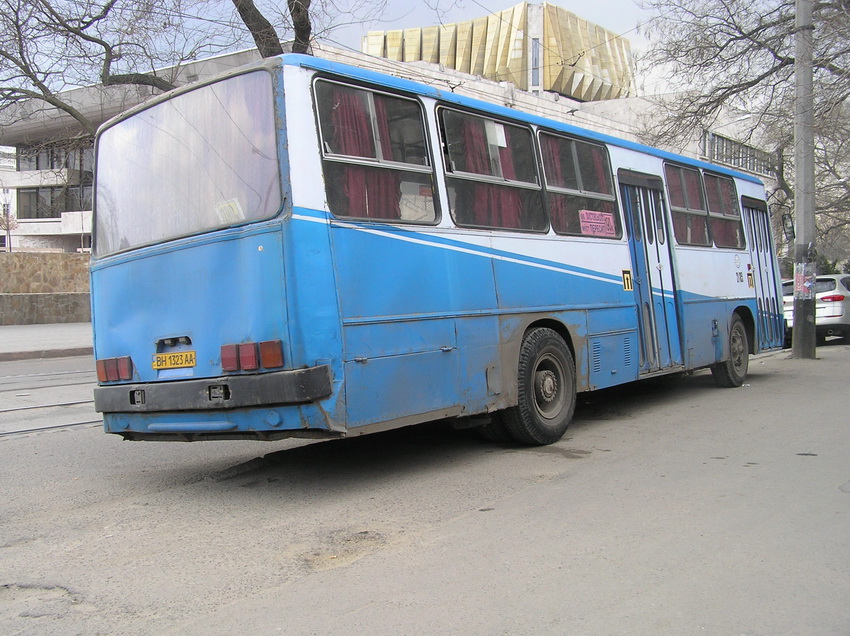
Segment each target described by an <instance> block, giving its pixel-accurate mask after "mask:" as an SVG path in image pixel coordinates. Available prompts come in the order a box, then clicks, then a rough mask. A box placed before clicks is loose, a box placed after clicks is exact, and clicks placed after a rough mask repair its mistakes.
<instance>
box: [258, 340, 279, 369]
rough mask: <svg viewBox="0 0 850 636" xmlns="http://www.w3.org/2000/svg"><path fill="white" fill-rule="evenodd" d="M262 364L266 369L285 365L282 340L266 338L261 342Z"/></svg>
mask: <svg viewBox="0 0 850 636" xmlns="http://www.w3.org/2000/svg"><path fill="white" fill-rule="evenodd" d="M260 364H262V365H263V368H264V369H278V368H280V367H282V366H283V343H281V341H280V340H266V341H265V342H261V343H260Z"/></svg>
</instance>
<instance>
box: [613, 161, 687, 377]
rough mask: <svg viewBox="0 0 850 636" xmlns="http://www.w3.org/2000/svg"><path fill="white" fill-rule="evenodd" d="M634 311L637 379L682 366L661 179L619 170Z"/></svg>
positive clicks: (671, 262)
mask: <svg viewBox="0 0 850 636" xmlns="http://www.w3.org/2000/svg"><path fill="white" fill-rule="evenodd" d="M618 178H619V181H620V194H621V196H622V200H623V210H624V213H625V217H626V225H627V227H628V230H629V246H630V249H631V255H632V269H633V272H632V280H633V286H634V292H635V301H636V304H637V306H638V326H639V330H640V341H641V373H651V372H653V371H660V370H662V369H667V368H670V367H672V366H675V365H679V364H682V348H681V342H680V337H679V319H678V311H677V303H676V294H675V286H674V277H673V261H672V257H671V255H670V237H669V235H668V232H667V223H666V221H665V218H666V215H665V214H664V197H663V184H662V181H661V179H660V178H659V177H655V176H649V175H642V174H637V173H632V172H627V171H623V170H621V171H620V172H619V175H618Z"/></svg>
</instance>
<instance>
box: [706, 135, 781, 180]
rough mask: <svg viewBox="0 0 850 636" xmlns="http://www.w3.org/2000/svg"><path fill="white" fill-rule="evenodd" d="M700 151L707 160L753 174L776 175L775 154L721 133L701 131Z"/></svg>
mask: <svg viewBox="0 0 850 636" xmlns="http://www.w3.org/2000/svg"><path fill="white" fill-rule="evenodd" d="M702 153H703V156H705V157H706V158H708V160H709V161H713V162H714V163H722V164H725V165H727V166H734V167H736V168H740V169H741V170H746V171H747V172H751V173H754V174H762V175H765V176H768V177H775V176H776V155H775V154H772V153H769V152H765V151H764V150H759V149H758V148H755V147H753V146H750V145H748V144H744V143H741V142H740V141H735V140H733V139H729V138H728V137H724V136H722V135H718V134H715V133H713V132H709V131H708V130H704V131H703V135H702Z"/></svg>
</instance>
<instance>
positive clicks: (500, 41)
mask: <svg viewBox="0 0 850 636" xmlns="http://www.w3.org/2000/svg"><path fill="white" fill-rule="evenodd" d="M363 51H364V52H365V53H368V54H370V55H374V56H377V57H386V58H388V59H391V60H396V61H399V62H416V61H423V62H430V63H432V64H440V65H441V66H443V67H444V68H447V69H454V70H458V71H461V72H463V73H468V74H471V75H480V76H482V77H485V78H487V79H491V80H494V81H497V82H511V83H512V84H513V85H514V86H516V87H517V88H518V89H520V90H525V91H530V92H532V93H539V92H541V91H549V92H554V93H558V94H560V95H563V96H565V97H570V98H573V99H576V100H578V101H581V102H589V101H596V100H602V99H619V98H623V97H631V96H634V95H635V86H634V77H633V72H632V67H633V63H632V54H631V48H630V46H629V41H628V40H627V39H625V38H623V37H621V36H618V35H617V34H615V33H613V32H611V31H607V30H606V29H604V28H602V27H600V26H598V25H596V24H592V23H590V22H588V21H587V20H584V19H582V18H580V17H579V16H577V15H575V14H574V13H570V12H569V11H567V10H565V9H562V8H561V7H559V6H557V5H554V4H550V3H548V2H544V3H543V4H530V3H528V2H522V3H520V4H518V5H516V6H514V7H511V8H509V9H505V10H504V11H500V12H498V13H493V14H490V15H487V16H483V17H481V18H477V19H475V20H469V21H467V22H458V23H456V24H445V25H440V26H431V27H423V28H411V29H398V30H393V31H371V32H369V33H368V34H367V35H366V37H365V38H364V41H363Z"/></svg>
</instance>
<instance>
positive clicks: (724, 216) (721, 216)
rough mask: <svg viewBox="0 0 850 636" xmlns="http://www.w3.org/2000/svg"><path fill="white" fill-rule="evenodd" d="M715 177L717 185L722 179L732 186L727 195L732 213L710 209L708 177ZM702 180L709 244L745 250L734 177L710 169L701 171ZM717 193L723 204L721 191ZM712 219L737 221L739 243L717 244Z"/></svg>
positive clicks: (739, 203) (745, 245) (741, 215)
mask: <svg viewBox="0 0 850 636" xmlns="http://www.w3.org/2000/svg"><path fill="white" fill-rule="evenodd" d="M709 178H711V179H717V183H718V187H719V184H720V183H721V182H722V181H728V182H729V183H730V184H731V186H732V191H731V196H730V197H729V201H728V202H729V203H731V205H732V210H733V212H734V213H733V214H729V213H727V212H725V211H722V212H714V211H712V210H711V199H710V197H709V194H708V193H709V186H708V183H709V182H708V179H709ZM702 182H703V188H704V190H705V204H706V208H707V211H708V220H709V226H708V231H709V236H710V237H711V244H712V245H713V246H714V247H716V248H717V249H721V250H745V249H747V236H746V233H745V232H744V217H743V214H742V211H741V199H740V197H738V187H737V185H736V184H735V179H733V178H732V177H730V176H727V175H723V174H718V173H716V172H712V171H710V170H703V171H702ZM717 195H718V197H719V199H720V204H721V205H723V203H724V201H723V193H722V191H721V190H718V191H717ZM712 220H720V221H733V220H737V221H738V233H739V236H740V237H741V239H742V240H741V244H740V245H718V244H717V239H716V237H715V231H714V226H713V224H712Z"/></svg>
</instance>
